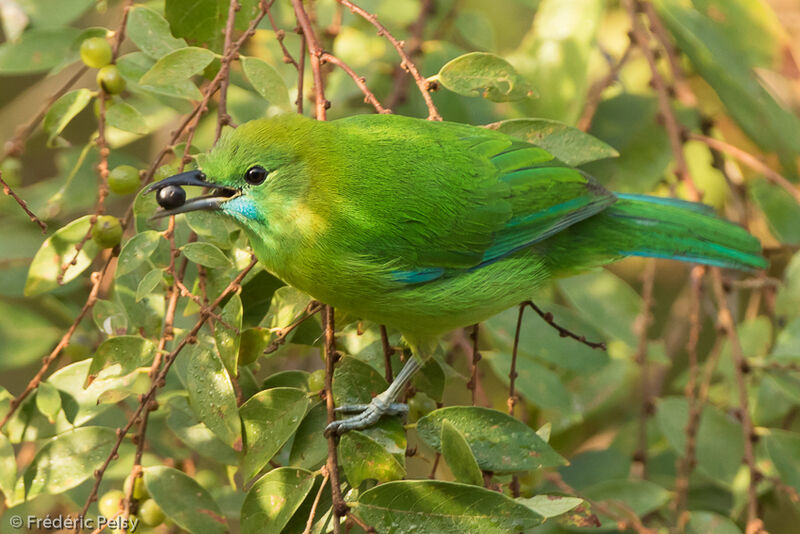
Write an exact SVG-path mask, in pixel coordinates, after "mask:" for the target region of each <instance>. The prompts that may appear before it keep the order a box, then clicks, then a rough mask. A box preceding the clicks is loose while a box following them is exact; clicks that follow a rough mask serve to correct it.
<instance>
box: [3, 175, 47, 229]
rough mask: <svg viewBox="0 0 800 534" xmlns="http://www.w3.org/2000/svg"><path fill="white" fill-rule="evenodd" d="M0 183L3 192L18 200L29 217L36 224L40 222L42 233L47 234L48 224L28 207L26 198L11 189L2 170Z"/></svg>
mask: <svg viewBox="0 0 800 534" xmlns="http://www.w3.org/2000/svg"><path fill="white" fill-rule="evenodd" d="M0 185H2V186H3V193H5V195H6V196H9V197H11V198H13V199H14V200H15V201H16V202H17V204H19V207H20V208H22V210H23V211H24V212H25V213H26V214H27V215H28V218H30V220H31V221H32V222H35V223H36V224H38V225H39V228H41V229H42V233H43V234H46V233H47V224H45V222H44V221H42V220H41V219H40V218H39V217H37V216H36V214H35V213H33V212H32V211H31V210H30V208H28V203H27V202H25V201H24V200H22V199H21V198H20V197H19V195H17V194H16V193H15V192H14V190H13V189H11V186H10V185H8V184H7V183H6V181H5V180H3V173H1V172H0Z"/></svg>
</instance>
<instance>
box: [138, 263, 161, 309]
mask: <svg viewBox="0 0 800 534" xmlns="http://www.w3.org/2000/svg"><path fill="white" fill-rule="evenodd" d="M163 279H164V271H162V270H161V269H153V270H151V271H149V272H148V273H147V274H146V275H144V276H143V277H142V280H141V281H140V282H139V285H138V286H136V302H139V301H140V300H142V299H143V298H145V297H146V296H147V295H149V294H150V293H152V292H153V290H154V289H155V288H157V287H158V285H159V284H160V283H161V282H162V280H163Z"/></svg>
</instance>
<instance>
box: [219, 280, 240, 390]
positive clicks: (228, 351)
mask: <svg viewBox="0 0 800 534" xmlns="http://www.w3.org/2000/svg"><path fill="white" fill-rule="evenodd" d="M220 317H222V320H224V321H225V323H227V325H228V326H226V325H225V324H223V323H217V324H216V325H215V327H214V340H215V341H216V342H217V351H218V352H219V357H220V358H221V359H222V363H223V364H224V365H225V369H227V370H228V374H230V375H231V376H236V375H238V374H239V371H238V358H239V341H240V340H241V338H242V336H241V334H240V330H241V329H242V299H241V298H240V297H239V295H237V294H234V295H233V296H232V297H231V298H230V299H229V300H228V303H227V304H225V307H224V308H222V313H221V314H220ZM231 328H235V329H236V330H231Z"/></svg>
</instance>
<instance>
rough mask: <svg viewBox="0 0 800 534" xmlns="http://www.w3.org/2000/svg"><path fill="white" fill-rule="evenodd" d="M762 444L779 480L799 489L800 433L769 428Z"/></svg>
mask: <svg viewBox="0 0 800 534" xmlns="http://www.w3.org/2000/svg"><path fill="white" fill-rule="evenodd" d="M764 444H765V446H766V448H767V453H768V454H769V457H770V459H771V460H772V463H774V464H775V469H777V470H778V473H779V474H780V478H781V480H783V481H784V482H785V483H786V484H789V485H790V486H792V487H794V488H795V489H796V490H798V491H800V435H799V434H798V433H797V432H789V431H786V430H777V429H770V431H769V434H767V435H766V436H764Z"/></svg>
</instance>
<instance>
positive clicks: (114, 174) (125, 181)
mask: <svg viewBox="0 0 800 534" xmlns="http://www.w3.org/2000/svg"><path fill="white" fill-rule="evenodd" d="M108 188H109V189H111V192H112V193H116V194H118V195H130V194H131V193H135V192H136V190H137V189H139V171H138V170H137V169H136V167H131V166H130V165H120V166H118V167H114V170H112V171H111V172H110V173H108Z"/></svg>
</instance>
